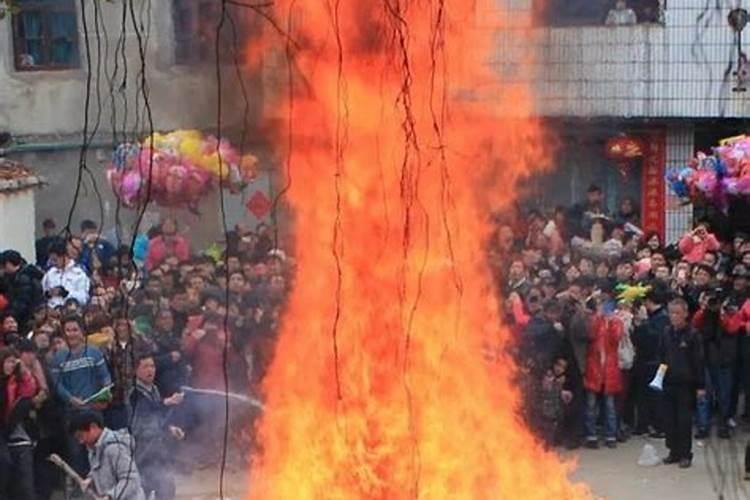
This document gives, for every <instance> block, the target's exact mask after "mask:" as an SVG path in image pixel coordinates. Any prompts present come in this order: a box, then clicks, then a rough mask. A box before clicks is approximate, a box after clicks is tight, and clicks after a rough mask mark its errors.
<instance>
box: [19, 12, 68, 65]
mask: <svg viewBox="0 0 750 500" xmlns="http://www.w3.org/2000/svg"><path fill="white" fill-rule="evenodd" d="M16 5H17V6H18V8H19V11H18V12H17V13H16V14H14V15H13V55H14V60H15V67H16V69H17V70H19V71H34V70H48V69H69V68H76V67H78V64H79V57H78V23H77V20H76V7H75V6H76V3H75V0H17V1H16Z"/></svg>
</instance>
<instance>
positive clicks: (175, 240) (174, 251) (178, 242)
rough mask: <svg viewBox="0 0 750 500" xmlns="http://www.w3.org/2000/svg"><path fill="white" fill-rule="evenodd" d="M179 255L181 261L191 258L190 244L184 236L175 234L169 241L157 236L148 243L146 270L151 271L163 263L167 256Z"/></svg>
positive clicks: (178, 258)
mask: <svg viewBox="0 0 750 500" xmlns="http://www.w3.org/2000/svg"><path fill="white" fill-rule="evenodd" d="M172 256H174V257H177V260H179V261H180V262H185V261H186V260H188V259H189V258H190V245H189V244H188V242H187V240H186V239H185V238H183V237H182V236H173V237H172V238H171V239H170V240H169V241H167V240H165V239H164V237H163V236H157V237H156V238H154V239H152V240H151V241H150V242H149V244H148V253H147V254H146V270H148V271H150V270H152V269H153V268H155V267H157V266H158V265H159V264H161V263H162V262H163V261H164V260H165V259H166V258H167V257H172Z"/></svg>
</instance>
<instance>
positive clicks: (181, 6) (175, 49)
mask: <svg viewBox="0 0 750 500" xmlns="http://www.w3.org/2000/svg"><path fill="white" fill-rule="evenodd" d="M170 3H171V5H170V11H171V15H172V41H173V46H172V61H173V62H174V64H175V65H176V66H183V67H190V66H201V65H209V64H210V65H213V64H216V62H217V61H216V58H215V47H216V46H215V44H216V40H215V33H216V23H215V22H213V21H214V19H211V18H209V21H208V23H209V26H210V31H209V32H210V34H211V35H210V41H209V43H208V44H207V49H208V54H207V55H205V56H203V55H200V56H198V55H196V54H198V53H202V52H203V51H204V49H205V47H202V44H203V42H201V41H200V26H199V24H198V21H197V20H198V19H206V18H207V17H208V16H206V15H205V14H204V13H201V9H203V8H206V7H207V8H210V9H212V10H213V12H212V14H211V15H215V16H216V20H218V15H219V14H220V12H221V9H220V6H219V7H218V8H217V2H216V0H171V2H170ZM227 8H232V5H227ZM184 10H187V11H188V12H189V15H190V20H189V23H188V24H189V25H190V31H189V33H186V32H185V30H184V29H182V28H183V27H182V26H181V25H178V20H179V19H180V18H181V11H184ZM245 19H246V18H245V17H236V18H235V22H237V24H238V28H237V29H238V37H237V38H238V40H237V42H238V44H237V47H238V48H239V59H240V60H244V56H243V54H244V51H245V49H246V46H247V44H246V42H247V41H248V40H250V39H252V38H254V37H257V36H258V35H259V33H260V32H261V30H260V23H258V22H255V23H250V24H247V23H245V22H244V20H245ZM240 27H241V28H242V29H240ZM231 30H232V28H231V25H230V23H225V26H224V27H223V29H222V33H221V36H222V40H221V41H220V43H221V44H222V45H223V49H225V50H221V51H220V54H219V61H218V63H219V64H233V63H234V57H235V55H234V51H233V47H232V46H231V45H232V41H230V40H231V38H232V32H231ZM228 45H229V46H228ZM197 49H200V50H197Z"/></svg>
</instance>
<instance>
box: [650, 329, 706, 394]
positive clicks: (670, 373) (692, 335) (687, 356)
mask: <svg viewBox="0 0 750 500" xmlns="http://www.w3.org/2000/svg"><path fill="white" fill-rule="evenodd" d="M660 360H661V362H662V363H664V364H666V365H667V373H666V375H665V376H664V386H665V387H669V386H692V387H693V388H695V389H703V388H704V387H705V366H704V359H703V339H701V337H700V335H699V334H698V332H696V331H695V330H693V329H692V328H690V326H686V327H685V328H683V329H681V330H675V328H674V327H673V326H670V327H669V328H667V330H666V331H665V332H664V333H663V334H662V342H661V352H660Z"/></svg>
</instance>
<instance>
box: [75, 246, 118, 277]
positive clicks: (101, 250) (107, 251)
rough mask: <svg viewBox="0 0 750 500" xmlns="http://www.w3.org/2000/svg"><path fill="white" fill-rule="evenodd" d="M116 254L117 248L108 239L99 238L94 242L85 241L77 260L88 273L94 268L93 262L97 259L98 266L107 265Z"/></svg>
mask: <svg viewBox="0 0 750 500" xmlns="http://www.w3.org/2000/svg"><path fill="white" fill-rule="evenodd" d="M116 254H117V250H116V249H115V247H114V246H113V245H112V243H110V242H109V241H107V240H105V239H104V238H99V239H97V240H96V241H95V242H92V243H85V244H84V245H83V248H82V249H81V255H80V257H79V258H78V262H79V263H80V264H81V267H83V268H84V269H85V270H86V271H88V273H89V274H91V273H93V272H94V269H96V265H95V263H96V262H97V261H98V262H99V265H100V266H107V265H109V261H110V259H111V258H112V257H114V256H115V255H116Z"/></svg>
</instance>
